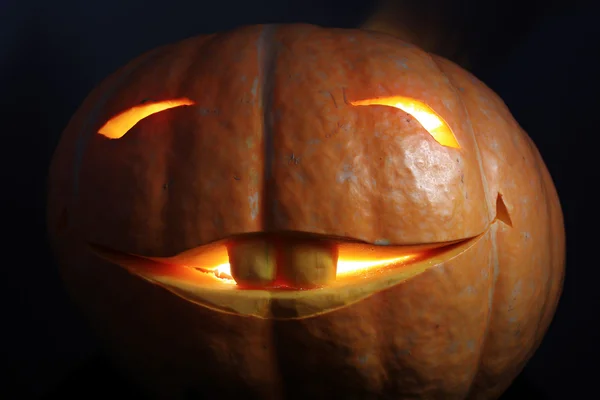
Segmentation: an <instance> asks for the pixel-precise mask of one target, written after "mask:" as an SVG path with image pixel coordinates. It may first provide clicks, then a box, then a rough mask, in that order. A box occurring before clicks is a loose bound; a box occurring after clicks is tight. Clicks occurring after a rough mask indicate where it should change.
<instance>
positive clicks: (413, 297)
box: [48, 25, 565, 399]
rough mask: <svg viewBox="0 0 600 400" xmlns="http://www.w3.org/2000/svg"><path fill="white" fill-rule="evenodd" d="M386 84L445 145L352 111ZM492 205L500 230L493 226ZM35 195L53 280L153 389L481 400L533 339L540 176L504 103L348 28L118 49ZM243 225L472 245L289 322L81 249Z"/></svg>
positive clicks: (191, 242)
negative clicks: (148, 110)
mask: <svg viewBox="0 0 600 400" xmlns="http://www.w3.org/2000/svg"><path fill="white" fill-rule="evenodd" d="M393 95H402V96H408V97H413V98H416V99H418V100H420V101H422V102H424V103H426V104H428V105H429V106H431V107H432V108H433V109H434V110H435V111H436V112H437V113H438V114H440V115H441V116H442V117H443V118H444V120H445V121H446V122H447V123H448V124H449V126H450V127H451V128H452V130H453V132H454V134H455V136H456V138H457V140H458V142H459V143H460V146H461V148H460V149H453V148H446V147H443V146H441V145H439V144H438V143H437V142H435V141H434V140H433V138H431V137H430V136H429V135H428V134H427V132H426V131H425V130H424V129H423V128H422V127H420V126H419V125H418V124H417V123H416V122H415V120H414V119H413V118H411V117H410V116H409V115H408V114H406V113H404V112H402V111H400V110H396V109H392V108H390V107H378V106H375V107H371V106H370V107H353V106H351V105H350V104H349V101H353V100H361V99H365V98H374V97H379V96H381V97H383V96H393ZM179 97H187V98H190V99H192V100H194V101H195V102H196V105H194V106H189V107H182V108H177V109H172V110H169V111H167V112H163V113H160V114H155V115H152V116H150V117H148V118H146V119H144V120H142V121H140V122H139V123H138V124H137V125H136V126H135V127H134V128H132V129H131V130H130V131H129V132H128V133H127V134H126V135H125V136H124V137H122V138H121V139H118V140H109V139H107V138H105V137H103V136H101V135H98V134H97V133H96V132H97V130H98V128H99V127H100V126H101V125H102V124H103V123H104V122H106V120H108V119H109V118H110V117H111V116H113V115H115V114H117V113H119V112H121V111H123V110H124V109H127V108H128V107H131V106H133V105H135V104H139V103H140V102H142V101H143V100H145V99H147V98H151V99H156V100H158V99H169V98H179ZM498 196H501V201H503V202H504V204H505V205H506V208H507V210H508V212H509V214H510V218H511V225H512V226H509V225H507V224H505V223H504V222H502V221H500V220H494V218H495V212H496V202H497V199H498ZM48 207H49V209H48V218H49V227H50V233H51V237H52V240H53V245H54V247H55V249H56V251H57V255H58V257H59V259H60V261H61V266H62V273H63V276H64V279H65V282H66V284H67V286H68V287H69V289H70V290H71V291H72V293H73V295H74V297H75V298H76V299H77V300H78V302H79V303H80V304H81V305H82V307H83V309H84V310H85V312H86V314H88V315H89V316H90V319H91V323H92V324H93V326H94V328H95V329H96V330H97V331H98V332H99V333H100V334H101V335H102V336H103V337H104V338H105V339H106V340H107V343H108V344H109V346H110V347H112V348H114V349H115V352H114V354H115V357H117V359H118V360H119V362H120V365H122V366H124V368H125V369H126V370H128V371H129V372H130V373H131V375H132V376H133V377H134V378H135V379H137V380H138V381H139V382H141V383H142V384H143V385H144V386H146V387H148V388H150V389H151V391H152V392H153V393H155V394H156V395H157V396H158V397H162V398H170V399H173V398H183V397H184V396H185V395H186V391H187V390H195V391H197V392H201V391H202V390H204V389H206V386H205V383H206V382H210V383H211V385H212V388H213V389H218V390H220V393H222V394H223V396H226V395H227V394H232V395H235V394H236V393H235V391H236V390H239V393H242V391H243V393H245V396H246V397H248V398H253V397H256V398H264V399H277V398H282V397H286V398H307V397H311V396H312V397H315V396H317V397H324V396H325V395H327V396H329V397H341V398H350V396H358V398H365V396H376V395H379V396H381V397H380V398H394V399H397V398H405V397H406V398H414V397H419V398H440V399H453V398H457V399H459V398H466V397H467V398H477V399H479V398H495V397H497V396H498V395H499V394H500V393H501V392H502V391H503V390H504V389H505V388H506V387H507V386H508V385H509V384H510V382H511V380H512V379H513V378H514V377H515V376H516V374H518V372H519V371H520V370H521V368H522V367H523V365H524V363H525V362H526V361H527V359H528V358H529V357H530V356H531V354H532V353H533V351H534V350H535V348H536V347H537V345H538V344H539V343H540V341H541V338H542V336H543V334H544V333H545V331H546V329H547V327H548V325H549V323H550V321H551V318H552V315H553V313H554V310H555V308H556V303H557V301H558V297H559V295H560V290H561V287H562V279H563V273H564V248H565V247H564V246H565V242H564V231H563V222H562V214H561V210H560V203H559V201H558V197H557V195H556V191H555V189H554V185H553V183H552V180H551V178H550V176H549V174H548V171H547V169H546V167H545V165H544V163H543V160H542V159H541V157H540V155H539V153H538V151H537V149H536V148H535V145H534V144H533V143H532V142H531V140H530V139H529V138H528V137H527V135H526V134H525V133H524V132H523V131H522V129H521V128H520V127H519V126H518V124H517V123H516V122H515V121H514V119H513V118H512V116H511V115H510V113H509V111H508V110H507V108H506V106H505V105H504V104H503V103H502V101H501V100H500V99H499V98H498V97H497V96H496V95H495V94H494V93H493V92H492V91H491V90H490V89H488V88H487V87H486V86H485V85H484V84H482V83H481V82H480V81H478V80H477V79H476V78H474V77H473V76H471V75H470V74H468V73H467V72H466V71H464V70H462V69H460V68H459V67H457V66H456V65H454V64H453V63H451V62H449V61H447V60H444V59H442V58H439V57H436V56H432V55H429V54H427V53H425V52H423V51H422V50H419V49H418V48H416V47H414V46H411V45H408V44H407V43H404V42H402V41H401V40H398V39H395V38H392V37H389V36H386V35H382V34H375V33H367V32H362V31H358V30H338V29H324V28H318V27H315V26H310V25H283V26H255V27H246V28H241V29H237V30H234V31H232V32H228V33H222V34H218V35H211V36H204V37H199V38H192V39H188V40H186V41H183V42H181V43H178V44H174V45H169V46H165V47H162V48H159V49H157V50H154V51H152V52H150V53H148V54H145V55H143V56H142V57H140V58H139V59H136V60H134V61H133V62H132V63H130V64H128V65H127V66H126V67H124V68H123V69H122V70H120V71H118V72H117V73H115V74H113V75H112V76H111V77H109V78H108V79H107V80H106V81H105V82H103V83H102V84H101V85H100V86H99V87H98V88H97V89H96V90H95V91H94V92H92V94H91V95H90V97H89V98H88V99H87V100H86V101H85V102H84V104H83V105H82V107H81V108H80V109H79V110H78V112H77V113H76V114H75V116H74V117H73V119H72V120H71V122H70V123H69V126H68V127H67V129H66V131H65V133H64V135H63V137H62V139H61V142H60V144H59V146H58V148H57V150H56V154H55V156H54V159H53V163H52V166H51V171H50V192H49V205H48ZM261 231H268V232H277V231H301V232H312V233H318V234H325V235H335V236H344V237H349V238H353V239H357V240H362V241H366V242H370V243H386V244H394V245H402V244H415V243H433V242H443V241H450V240H457V239H464V238H470V237H475V236H477V235H480V234H482V236H481V237H480V238H479V239H478V240H477V241H476V242H475V244H474V245H473V246H471V247H469V249H468V251H465V252H463V253H461V254H459V255H457V256H456V257H454V258H451V259H447V260H444V262H442V263H440V264H439V265H437V266H436V267H434V268H431V269H429V270H427V271H425V272H424V273H422V274H420V275H417V276H415V277H413V278H412V279H410V280H409V281H406V282H404V283H401V284H398V285H396V286H393V287H390V288H387V289H385V290H383V291H380V292H377V293H374V294H372V295H371V296H369V297H367V298H365V299H363V300H361V301H359V302H357V303H353V304H351V305H349V306H347V307H344V308H341V309H339V310H336V311H333V312H329V313H326V314H322V315H317V316H315V317H310V318H305V319H300V320H295V321H277V320H269V319H255V318H246V317H242V316H235V315H228V314H223V313H219V312H216V311H213V310H210V309H208V308H204V307H200V306H197V305H195V304H192V303H189V302H186V301H184V300H183V299H181V298H179V297H176V296H174V295H173V294H172V293H170V292H168V291H165V290H164V289H163V288H161V287H159V286H156V285H151V284H149V283H148V282H147V281H144V280H142V279H140V278H139V277H136V276H133V275H130V274H129V273H127V272H126V271H125V270H123V269H120V268H119V267H117V266H115V265H113V264H110V263H108V262H106V261H105V260H103V259H100V258H98V257H97V256H96V255H94V254H93V253H91V252H90V251H89V250H88V247H87V242H93V243H98V244H101V245H104V246H108V247H110V248H113V249H115V250H119V251H123V252H130V253H136V254H143V255H146V256H171V255H174V254H177V253H179V252H181V251H184V250H187V249H190V248H193V247H196V246H199V245H203V244H206V243H209V242H212V241H214V240H218V239H221V238H225V237H229V236H231V235H236V234H240V233H248V232H261ZM199 377H201V378H202V379H200V378H199ZM200 381H202V382H204V383H200ZM232 391H234V392H232ZM344 396H346V397H344ZM361 396H362V397H361ZM386 396H387V397H386Z"/></svg>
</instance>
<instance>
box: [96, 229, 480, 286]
mask: <svg viewBox="0 0 600 400" xmlns="http://www.w3.org/2000/svg"><path fill="white" fill-rule="evenodd" d="M470 240H472V238H468V239H463V240H455V241H451V242H444V243H431V244H418V245H399V246H382V245H373V244H369V243H364V242H358V241H351V240H348V239H345V238H336V237H326V236H321V235H313V234H306V233H299V232H284V233H277V234H266V233H251V234H243V235H236V236H234V237H230V238H228V239H224V240H221V241H218V242H214V243H210V244H207V245H204V246H199V247H196V248H193V249H190V250H187V251H184V252H182V253H180V254H178V255H175V256H172V257H150V256H145V255H138V254H132V253H126V252H121V251H117V250H114V249H110V248H108V247H105V246H102V245H99V244H95V243H88V244H89V246H90V248H91V249H92V251H93V252H94V253H96V254H97V255H99V256H100V257H102V258H104V259H106V260H108V261H111V262H113V263H115V264H117V265H121V266H123V267H125V268H128V269H130V270H131V269H133V270H135V271H138V272H140V273H146V274H149V275H165V274H166V275H169V276H172V277H181V278H183V277H184V276H186V278H185V279H189V278H190V277H189V275H190V273H196V274H197V278H196V279H194V280H195V281H197V283H198V284H199V285H202V283H206V284H210V283H212V284H225V285H233V286H235V288H236V289H237V290H274V291H275V290H315V289H320V288H323V287H326V286H332V285H333V286H339V285H340V284H342V285H343V283H344V281H348V280H350V281H351V280H355V279H359V278H363V279H364V278H369V277H372V276H375V275H379V274H382V273H385V272H390V271H393V270H394V269H398V268H407V267H410V265H411V264H414V263H416V262H419V261H423V260H424V259H427V258H430V257H433V256H436V255H440V254H442V253H445V252H447V251H449V250H451V249H453V248H455V247H457V246H460V245H461V244H464V243H467V242H468V241H470ZM198 273H199V274H198ZM307 275H311V276H308V277H307ZM202 278H205V279H202ZM208 279H210V280H208ZM200 281H203V282H200ZM211 281H212V282H211Z"/></svg>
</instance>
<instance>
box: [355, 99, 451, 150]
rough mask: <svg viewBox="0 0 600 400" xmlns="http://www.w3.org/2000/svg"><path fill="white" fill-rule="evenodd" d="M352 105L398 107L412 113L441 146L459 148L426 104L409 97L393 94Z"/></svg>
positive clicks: (439, 118)
mask: <svg viewBox="0 0 600 400" xmlns="http://www.w3.org/2000/svg"><path fill="white" fill-rule="evenodd" d="M350 104H352V105H353V106H374V105H379V106H389V107H394V108H397V109H400V110H402V111H404V112H405V113H407V114H410V115H412V116H413V117H414V118H415V119H416V120H417V121H419V123H420V124H421V125H422V126H423V128H425V129H426V130H427V132H429V134H430V135H431V136H432V137H433V138H434V139H435V141H436V142H438V143H439V144H441V145H442V146H447V147H453V148H455V149H459V148H460V145H459V144H458V141H457V140H456V137H455V136H454V133H452V130H451V129H450V127H449V126H448V124H447V123H446V121H444V119H443V118H442V117H441V116H440V115H438V113H436V112H435V111H434V110H433V109H432V108H431V107H429V106H428V105H427V104H425V103H422V102H420V101H418V100H415V99H411V98H409V97H402V96H393V97H384V98H379V99H367V100H358V101H352V102H350Z"/></svg>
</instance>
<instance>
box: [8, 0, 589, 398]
mask: <svg viewBox="0 0 600 400" xmlns="http://www.w3.org/2000/svg"><path fill="white" fill-rule="evenodd" d="M425 2H427V3H430V4H429V5H431V4H433V5H435V4H436V2H435V1H433V0H431V1H430V0H425ZM449 2H450V3H452V4H451V6H448V4H449ZM287 3H288V4H286V2H277V1H276V0H254V1H251V2H249V1H243V0H223V1H220V2H203V1H194V2H191V1H184V0H162V1H156V0H86V1H84V0H56V1H47V0H18V1H17V0H0V102H1V106H2V107H0V132H1V133H2V136H1V140H2V141H3V143H4V145H3V146H2V147H1V150H0V151H1V153H0V154H1V157H0V159H1V160H2V164H3V165H2V167H1V168H0V173H1V174H2V175H1V176H2V179H1V180H0V188H1V192H0V193H1V196H0V198H1V200H2V203H1V204H2V208H1V209H0V210H1V214H0V216H1V217H2V224H1V225H0V226H1V228H2V230H3V231H4V239H2V240H1V241H0V243H2V248H3V256H2V262H0V268H2V271H3V274H2V278H1V281H0V282H2V284H1V286H0V293H2V302H1V303H0V304H1V307H2V308H1V309H0V311H1V314H0V321H2V322H0V326H2V328H1V329H0V338H2V339H1V341H0V366H1V368H3V370H2V371H0V398H3V399H4V398H6V399H25V398H40V397H42V396H49V395H56V394H61V395H65V394H66V393H70V394H76V395H79V396H85V397H86V398H90V396H92V397H94V396H93V394H94V393H95V394H101V393H102V394H104V395H107V396H110V395H113V394H116V395H118V394H121V395H123V394H125V393H135V392H134V391H133V388H127V387H126V386H123V385H125V384H124V382H123V381H122V380H120V378H119V377H118V376H117V375H116V373H115V372H114V371H113V370H112V369H111V368H110V366H109V365H108V364H106V362H105V361H104V358H103V357H102V355H101V354H100V353H99V352H98V349H97V344H96V342H95V341H94V339H93V336H92V334H91V332H89V331H88V329H87V327H86V324H85V322H84V321H83V319H82V318H81V316H80V315H79V314H78V312H77V310H76V308H75V307H74V306H73V305H72V304H71V303H70V301H69V299H68V298H67V296H66V294H65V292H64V291H63V289H62V287H61V285H60V280H59V277H58V275H57V271H56V265H55V263H54V262H53V261H52V258H51V254H50V250H49V248H48V245H47V242H46V236H45V235H46V233H45V223H44V217H45V215H44V207H45V180H46V174H47V167H48V164H49V161H50V158H51V155H52V152H53V149H54V147H55V146H56V143H57V141H58V138H59V135H60V133H61V131H62V129H63V128H64V127H65V126H66V123H67V121H68V119H69V117H70V116H71V115H72V114H73V113H74V112H75V110H76V108H77V106H78V105H79V104H80V102H81V101H82V100H83V98H84V97H85V96H86V95H87V93H88V92H89V91H90V90H91V89H92V88H93V87H94V86H95V85H96V84H97V83H99V81H100V80H101V79H103V78H104V77H105V76H107V75H108V74H109V73H111V72H112V71H113V70H115V69H116V68H117V67H119V66H120V65H122V64H124V63H125V62H127V61H128V60H130V59H131V58H133V57H134V56H136V55H138V54H139V53H141V52H143V51H146V50H149V49H151V48H153V47H156V46H157V45H161V44H164V43H167V42H172V41H177V40H179V39H182V38H184V37H188V36H192V35H195V34H200V33H208V32H213V31H216V30H224V29H228V28H232V27H235V26H239V25H242V24H252V23H264V22H310V23H316V24H321V25H328V26H338V27H352V26H356V25H357V24H358V23H359V22H360V21H361V20H362V19H363V18H364V17H365V16H366V15H367V13H368V12H369V10H370V9H371V7H372V4H371V3H370V2H368V1H366V0H344V1H342V0H322V1H317V0H305V1H290V2H287ZM437 3H439V7H438V8H437V9H436V8H435V7H432V8H431V9H430V12H444V13H447V14H448V17H449V18H450V17H452V18H455V19H456V25H457V27H459V28H460V29H464V30H466V31H467V32H468V33H469V35H468V41H467V43H468V46H469V47H470V48H471V50H472V54H474V55H475V58H474V63H473V66H472V71H473V72H474V73H475V74H476V75H477V76H479V77H480V78H482V79H483V80H484V81H485V82H486V83H487V84H488V85H490V86H491V87H492V88H493V89H494V90H495V91H497V92H498V93H499V94H500V95H501V96H502V97H503V98H504V100H505V101H506V102H507V104H508V106H509V107H510V108H511V110H512V112H513V113H514V115H515V117H516V118H517V120H518V121H519V122H520V123H521V125H523V127H524V128H525V129H526V130H527V131H528V132H529V134H530V136H531V137H532V138H533V140H534V141H535V143H536V144H537V145H538V147H539V148H540V151H541V153H542V155H543V156H544V158H545V160H546V163H547V164H548V166H549V169H550V172H551V174H552V176H553V177H554V180H555V183H556V186H557V188H558V191H559V195H560V196H561V201H562V205H563V211H564V213H565V223H566V226H567V237H568V240H567V241H568V264H567V278H566V281H565V290H564V294H563V297H562V300H561V303H560V305H559V309H558V312H557V314H556V317H555V320H554V322H553V324H552V326H551V328H550V331H549V332H548V334H547V336H546V339H545V340H544V342H543V344H542V346H541V347H540V349H539V350H538V352H537V353H536V355H535V356H534V358H533V359H532V360H531V362H530V363H529V364H528V365H527V367H526V368H525V370H524V372H523V373H522V374H521V375H520V377H519V378H518V379H517V381H516V382H515V384H514V385H513V387H511V389H510V390H509V392H508V393H507V395H506V398H528V399H571V398H573V399H574V398H589V399H592V398H597V396H598V392H597V391H595V390H593V389H594V387H595V385H596V382H595V380H597V379H598V378H597V376H598V374H599V373H600V367H599V366H598V364H597V362H596V361H595V360H597V359H598V358H599V357H600V345H599V344H598V340H599V339H600V335H599V334H598V332H599V331H598V328H596V327H595V326H594V325H595V323H596V322H598V319H599V318H598V315H599V314H600V311H598V310H599V309H600V300H599V298H600V296H598V294H597V293H596V291H595V290H594V287H595V285H596V282H597V281H598V279H600V273H599V272H598V271H599V268H598V267H596V265H595V264H598V263H597V262H596V263H595V264H594V263H593V262H591V263H590V260H592V259H591V258H586V254H587V253H584V250H585V248H588V247H589V244H587V243H586V240H588V241H589V240H592V241H593V240H595V239H594V238H596V237H597V234H593V235H592V236H590V235H587V234H585V233H583V232H584V231H585V229H586V228H587V229H589V227H590V226H591V225H592V218H593V217H594V213H593V212H592V213H589V214H588V215H589V216H584V215H586V214H584V211H583V207H582V206H578V205H576V202H578V201H580V200H581V199H582V198H583V195H586V197H587V198H588V199H590V198H591V200H592V203H593V202H594V196H595V195H594V192H593V190H591V189H589V187H590V186H593V185H587V186H586V185H584V184H583V182H585V181H589V182H597V177H598V172H597V171H598V168H597V167H593V163H594V162H595V159H590V158H588V157H587V156H584V155H583V153H584V152H585V150H584V149H583V148H585V147H588V148H590V147H593V145H592V143H591V142H592V141H593V140H594V137H595V136H596V135H597V134H598V133H599V130H600V120H599V117H598V115H599V114H600V109H598V107H600V102H599V101H598V100H597V99H596V98H597V96H598V95H599V94H600V79H599V78H598V76H599V75H598V72H600V70H599V69H598V67H597V65H598V62H599V61H600V59H599V56H600V26H599V25H600V24H599V23H598V15H599V11H600V10H598V9H596V10H594V9H593V8H594V6H592V5H591V3H592V2H590V3H589V4H584V3H583V2H580V3H577V2H576V1H571V2H569V4H556V5H555V4H553V3H551V2H549V1H539V2H533V1H529V2H528V1H526V0H521V1H514V0H505V1H498V0H489V1H487V2H486V1H483V0H480V1H471V0H446V1H443V0H441V1H439V2H437ZM557 3H558V2H557ZM563 3H564V2H563ZM442 4H444V6H442ZM596 8H598V7H597V6H596ZM574 146H577V148H578V150H577V151H579V152H580V153H581V155H571V156H569V150H571V151H575V147H574ZM581 162H587V163H588V164H589V165H591V166H592V167H585V168H584V167H583V166H581ZM586 176H587V178H586ZM579 182H581V184H579ZM596 209H597V206H596ZM576 213H577V214H579V215H580V216H581V218H579V219H576V218H575V215H576ZM590 238H591V239H590ZM592 243H593V242H592ZM82 390H83V391H82Z"/></svg>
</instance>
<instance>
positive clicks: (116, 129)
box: [98, 97, 194, 139]
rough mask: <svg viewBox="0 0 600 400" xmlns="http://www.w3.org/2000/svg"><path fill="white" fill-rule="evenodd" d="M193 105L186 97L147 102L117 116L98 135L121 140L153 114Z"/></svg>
mask: <svg viewBox="0 0 600 400" xmlns="http://www.w3.org/2000/svg"><path fill="white" fill-rule="evenodd" d="M192 104H194V102H193V101H192V100H190V99H188V98H185V97H184V98H180V99H173V100H163V101H155V102H145V103H143V104H139V105H137V106H134V107H131V108H130V109H128V110H125V111H123V112H121V113H120V114H117V115H115V116H114V117H112V118H111V119H109V120H108V121H107V122H106V123H105V124H104V125H103V126H102V128H100V130H99V131H98V133H99V134H100V135H103V136H106V137H107V138H109V139H120V138H122V137H123V136H125V134H126V133H127V132H128V131H129V130H130V129H131V128H133V127H134V126H135V124H137V123H138V122H139V121H141V120H142V119H144V118H146V117H149V116H150V115H152V114H156V113H159V112H161V111H165V110H168V109H170V108H175V107H181V106H189V105H192Z"/></svg>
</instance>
